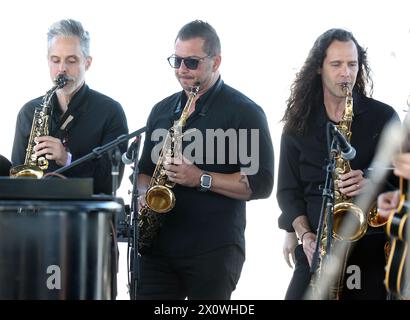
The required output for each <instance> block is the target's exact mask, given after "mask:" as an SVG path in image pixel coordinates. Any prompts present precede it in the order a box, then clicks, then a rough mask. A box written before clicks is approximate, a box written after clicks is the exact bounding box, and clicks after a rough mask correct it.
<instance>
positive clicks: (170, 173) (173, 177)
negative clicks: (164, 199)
mask: <svg viewBox="0 0 410 320" xmlns="http://www.w3.org/2000/svg"><path fill="white" fill-rule="evenodd" d="M165 174H166V175H167V176H168V178H169V180H171V181H174V180H175V179H176V178H177V174H176V172H173V171H169V170H165Z"/></svg>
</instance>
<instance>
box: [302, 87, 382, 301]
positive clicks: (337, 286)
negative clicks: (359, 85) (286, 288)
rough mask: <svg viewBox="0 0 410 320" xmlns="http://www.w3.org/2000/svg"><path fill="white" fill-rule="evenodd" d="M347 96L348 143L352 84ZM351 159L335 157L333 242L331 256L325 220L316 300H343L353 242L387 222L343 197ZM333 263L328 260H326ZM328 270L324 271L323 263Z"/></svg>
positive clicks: (342, 125) (343, 126)
mask: <svg viewBox="0 0 410 320" xmlns="http://www.w3.org/2000/svg"><path fill="white" fill-rule="evenodd" d="M342 89H343V91H344V93H345V96H346V102H345V110H344V112H343V116H342V120H341V121H340V122H339V124H338V125H337V128H338V130H339V131H340V132H341V133H342V134H343V136H344V137H345V139H346V140H347V141H350V138H351V136H352V132H351V124H352V120H353V98H352V91H351V89H350V86H349V84H348V83H344V84H343V87H342ZM351 170H352V169H351V167H350V162H349V160H345V159H343V157H342V154H341V152H339V151H338V152H336V154H335V168H334V171H333V176H332V178H333V188H334V205H333V221H332V224H333V226H332V239H330V248H331V251H332V255H331V257H329V252H327V251H326V248H327V242H328V239H327V233H328V232H327V231H328V228H329V221H327V220H326V218H325V220H324V228H323V233H322V236H321V239H320V249H319V265H318V268H317V270H316V272H315V274H314V275H313V277H312V280H311V283H310V285H311V290H312V291H311V294H312V296H311V297H313V298H316V299H339V297H340V293H341V290H342V289H343V281H344V273H345V268H346V263H347V258H348V255H349V250H350V242H352V241H357V240H359V239H360V238H361V237H363V235H364V234H365V233H366V231H367V226H368V225H370V226H372V227H379V226H381V225H383V224H385V223H386V222H387V220H386V221H384V220H382V219H381V217H380V215H379V214H378V211H377V206H376V204H375V203H374V204H373V205H372V207H371V208H370V212H369V213H368V214H367V213H365V212H363V210H362V209H361V208H360V207H359V206H357V205H356V204H354V203H353V199H352V198H351V197H348V196H346V195H344V194H342V193H341V192H340V190H339V187H338V182H339V181H340V176H341V175H344V174H346V173H348V172H350V171H351ZM328 258H329V259H330V260H326V259H328ZM324 262H326V263H325V264H326V267H325V269H326V270H324V269H323V263H324Z"/></svg>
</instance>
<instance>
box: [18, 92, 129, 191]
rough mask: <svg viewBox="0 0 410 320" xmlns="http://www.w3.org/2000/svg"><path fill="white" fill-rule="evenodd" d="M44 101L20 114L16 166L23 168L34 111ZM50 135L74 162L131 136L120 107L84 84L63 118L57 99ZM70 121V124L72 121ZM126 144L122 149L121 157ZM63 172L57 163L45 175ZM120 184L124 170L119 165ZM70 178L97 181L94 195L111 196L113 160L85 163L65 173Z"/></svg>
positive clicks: (103, 159)
mask: <svg viewBox="0 0 410 320" xmlns="http://www.w3.org/2000/svg"><path fill="white" fill-rule="evenodd" d="M42 100H43V97H39V98H37V99H34V100H31V101H29V102H28V103H26V104H25V105H24V106H23V107H22V108H21V110H20V112H19V114H18V117H17V123H16V132H15V137H14V143H13V152H12V163H13V166H16V165H19V164H23V163H24V159H25V155H26V148H27V145H28V140H29V137H30V131H31V127H32V121H33V116H34V109H35V108H37V107H39V106H40V105H41V103H42ZM51 101H52V102H51V105H52V106H51V110H50V118H49V128H50V129H49V131H50V133H49V135H50V136H53V137H57V138H59V139H60V140H61V141H62V142H63V144H64V145H65V146H66V148H67V150H68V151H69V152H70V153H71V154H72V161H74V160H76V159H78V158H81V157H82V156H84V155H86V154H88V153H90V152H91V151H92V150H93V149H94V148H96V147H99V146H101V145H104V144H106V143H108V142H110V141H112V140H114V139H115V138H117V137H118V136H120V135H122V134H126V133H128V126H127V119H126V117H125V113H124V111H123V109H122V107H121V105H120V104H119V103H118V102H116V101H115V100H113V99H111V98H110V97H107V96H105V95H103V94H101V93H99V92H97V91H95V90H92V89H90V88H89V87H88V86H87V85H86V84H84V85H83V86H82V87H81V88H80V90H79V91H78V92H77V93H76V94H75V95H74V97H73V98H72V100H71V101H70V103H69V105H68V109H67V111H66V112H65V113H64V115H63V114H62V113H61V109H60V108H59V105H58V99H57V96H56V95H54V96H53V98H52V100H51ZM70 119H71V120H70ZM126 149H127V144H126V143H123V144H121V145H120V151H121V153H124V152H125V151H126ZM58 168H60V167H59V166H58V165H57V164H56V163H55V161H49V168H48V169H47V170H46V172H52V171H55V170H57V169H58ZM120 168H121V169H120V176H119V182H120V181H121V178H122V173H123V169H124V166H123V165H122V164H121V165H120ZM63 174H64V175H65V176H67V177H81V178H85V177H91V178H93V179H94V193H96V194H98V193H105V194H111V191H112V182H111V160H110V159H109V156H108V154H105V155H104V156H102V157H101V158H100V159H97V160H89V161H86V162H84V163H82V164H80V165H78V166H76V167H73V168H72V169H70V170H67V171H65V172H64V173H63Z"/></svg>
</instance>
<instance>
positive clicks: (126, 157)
mask: <svg viewBox="0 0 410 320" xmlns="http://www.w3.org/2000/svg"><path fill="white" fill-rule="evenodd" d="M140 143H141V136H136V137H135V140H134V141H133V142H132V143H131V144H130V146H129V148H128V149H127V152H124V153H123V154H122V157H121V160H122V162H123V163H124V164H131V163H133V162H134V160H135V157H136V156H137V155H138V151H139V148H140Z"/></svg>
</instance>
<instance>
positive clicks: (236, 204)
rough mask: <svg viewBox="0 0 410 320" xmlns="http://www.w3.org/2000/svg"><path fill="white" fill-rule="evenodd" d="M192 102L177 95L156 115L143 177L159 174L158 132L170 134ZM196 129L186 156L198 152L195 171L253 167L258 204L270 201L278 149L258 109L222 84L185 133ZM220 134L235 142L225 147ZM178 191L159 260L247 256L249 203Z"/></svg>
mask: <svg viewBox="0 0 410 320" xmlns="http://www.w3.org/2000/svg"><path fill="white" fill-rule="evenodd" d="M186 100H187V97H186V95H185V93H184V92H181V93H176V94H174V95H172V96H170V97H168V98H166V99H164V100H163V101H161V102H159V103H158V104H157V105H155V106H154V108H153V109H152V111H151V114H150V116H149V118H148V121H147V133H146V139H145V143H144V148H143V152H142V155H141V159H140V162H139V170H140V173H143V174H146V175H149V176H151V175H152V174H153V171H154V169H155V165H156V159H155V161H152V159H151V150H152V149H153V148H154V147H155V146H156V144H158V143H159V142H158V141H154V140H158V139H154V138H153V139H151V137H154V136H155V132H158V131H157V130H156V129H166V130H168V129H169V128H170V127H171V125H172V124H173V121H174V120H176V119H179V117H180V114H181V112H182V109H183V107H184V105H185V102H186ZM193 128H195V129H196V131H194V132H192V135H193V136H191V138H192V140H189V141H184V143H183V146H184V149H183V150H184V155H185V156H187V150H191V151H192V153H189V154H191V155H193V156H194V157H193V159H192V160H193V162H194V164H195V165H197V166H198V167H199V168H200V169H202V170H204V171H209V172H218V173H225V174H229V173H235V172H239V171H240V170H241V168H242V169H244V168H246V167H248V169H249V171H248V173H249V174H247V177H248V180H249V183H250V187H251V189H252V199H257V198H265V197H268V196H269V195H270V193H271V191H272V187H273V176H274V170H273V167H274V159H273V146H272V142H271V138H270V134H269V128H268V124H267V121H266V117H265V114H264V112H263V110H262V109H261V108H260V107H259V106H258V105H256V104H255V103H254V102H253V101H251V100H250V99H249V98H247V97H246V96H245V95H243V94H242V93H240V92H239V91H237V90H235V89H233V88H231V87H229V86H227V85H225V84H224V83H223V81H222V80H221V79H219V80H218V82H217V83H216V84H215V85H214V86H213V87H212V88H211V89H210V90H209V91H208V92H207V93H206V94H204V95H203V96H202V97H201V98H200V99H199V100H198V101H197V102H196V108H195V111H194V112H193V113H192V114H191V116H190V117H189V118H188V120H187V122H186V125H185V127H184V132H187V130H190V129H193ZM251 129H254V131H251ZM218 130H219V131H218ZM162 131H164V130H162ZM256 131H257V134H256V133H255V132H256ZM153 133H154V135H153ZM218 133H219V134H226V135H227V136H229V137H230V138H226V139H222V140H224V141H225V142H226V143H225V145H222V144H221V143H220V142H219V143H218V142H217V141H216V139H214V134H216V135H218ZM187 137H188V135H187ZM252 139H254V140H253V141H251V140H252ZM161 141H162V140H160V142H161ZM193 145H195V146H196V147H197V148H194V147H193ZM235 146H237V148H236V149H235ZM251 147H253V148H254V149H253V150H251ZM230 148H231V149H230ZM246 148H247V149H246ZM194 149H195V150H194ZM245 149H246V150H248V151H249V152H248V154H249V155H250V157H249V158H247V157H246V156H245V154H244V152H245V151H246V150H245ZM256 149H257V150H256ZM251 151H252V152H251ZM241 160H242V161H241ZM248 160H249V161H248ZM255 167H257V168H255ZM245 172H246V171H245ZM173 191H174V193H175V196H176V204H175V207H174V208H173V209H172V210H171V211H170V212H169V213H167V214H166V216H165V219H164V220H165V221H164V224H163V226H162V228H161V230H160V234H159V237H158V238H157V241H156V242H155V243H154V248H153V253H154V254H155V253H159V254H163V255H166V256H188V255H195V254H199V253H202V252H206V251H209V250H212V249H216V248H218V247H221V246H224V245H229V244H236V245H238V246H240V247H241V248H242V249H243V250H245V239H244V230H245V224H246V219H245V201H241V200H236V199H232V198H229V197H226V196H223V195H220V194H217V193H214V192H210V191H208V192H201V191H199V190H197V189H196V188H189V187H183V186H180V185H176V186H175V187H174V188H173Z"/></svg>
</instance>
